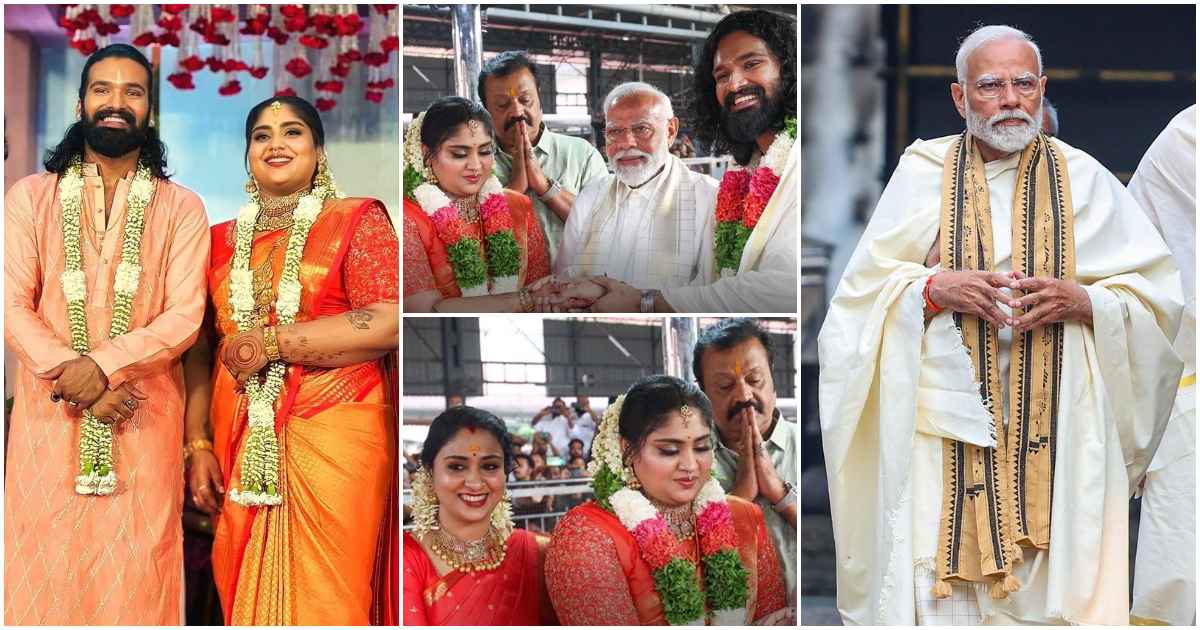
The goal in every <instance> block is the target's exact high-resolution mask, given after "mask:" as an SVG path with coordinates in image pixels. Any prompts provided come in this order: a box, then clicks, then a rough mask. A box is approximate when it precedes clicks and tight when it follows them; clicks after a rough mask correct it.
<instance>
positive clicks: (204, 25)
mask: <svg viewBox="0 0 1200 630" xmlns="http://www.w3.org/2000/svg"><path fill="white" fill-rule="evenodd" d="M188 28H190V29H192V30H193V31H196V32H197V33H200V34H201V35H208V34H209V33H211V32H212V29H211V28H210V25H209V23H208V18H206V17H204V16H200V17H198V18H196V21H195V22H192V23H191V24H190V25H188Z"/></svg>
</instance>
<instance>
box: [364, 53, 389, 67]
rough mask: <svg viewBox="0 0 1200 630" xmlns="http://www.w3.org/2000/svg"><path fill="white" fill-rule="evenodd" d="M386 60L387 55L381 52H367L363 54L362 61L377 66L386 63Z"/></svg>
mask: <svg viewBox="0 0 1200 630" xmlns="http://www.w3.org/2000/svg"><path fill="white" fill-rule="evenodd" d="M387 61H388V58H387V55H385V54H383V53H377V52H369V53H367V54H365V55H363V63H365V64H367V65H368V66H375V67H379V66H383V65H387Z"/></svg>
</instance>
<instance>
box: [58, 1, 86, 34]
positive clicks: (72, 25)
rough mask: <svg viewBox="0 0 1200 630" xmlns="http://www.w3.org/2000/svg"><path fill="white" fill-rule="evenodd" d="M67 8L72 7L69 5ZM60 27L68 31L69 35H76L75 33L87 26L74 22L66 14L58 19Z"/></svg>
mask: <svg viewBox="0 0 1200 630" xmlns="http://www.w3.org/2000/svg"><path fill="white" fill-rule="evenodd" d="M67 6H70V5H67ZM58 25H59V26H61V27H63V28H65V29H67V32H68V33H74V32H75V31H77V30H79V29H81V28H83V27H85V26H87V25H86V24H80V23H79V22H78V21H76V20H72V19H71V18H69V17H67V16H66V15H65V14H64V15H63V16H62V17H60V18H58Z"/></svg>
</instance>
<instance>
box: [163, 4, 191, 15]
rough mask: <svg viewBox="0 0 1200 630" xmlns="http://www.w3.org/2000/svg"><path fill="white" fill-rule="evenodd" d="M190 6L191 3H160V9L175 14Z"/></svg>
mask: <svg viewBox="0 0 1200 630" xmlns="http://www.w3.org/2000/svg"><path fill="white" fill-rule="evenodd" d="M190 6H192V5H190V4H164V5H162V10H163V12H164V13H170V14H172V15H177V14H179V13H183V12H184V11H187V8H188V7H190Z"/></svg>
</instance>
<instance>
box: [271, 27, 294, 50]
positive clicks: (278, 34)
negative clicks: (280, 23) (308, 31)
mask: <svg viewBox="0 0 1200 630" xmlns="http://www.w3.org/2000/svg"><path fill="white" fill-rule="evenodd" d="M267 37H270V38H271V39H273V40H275V45H276V46H282V45H284V44H286V43H287V41H288V40H289V39H291V38H292V36H291V35H288V34H287V33H285V32H283V31H281V30H279V28H278V27H276V26H268V27H267Z"/></svg>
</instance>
